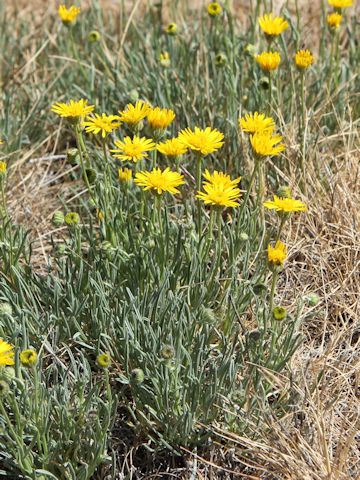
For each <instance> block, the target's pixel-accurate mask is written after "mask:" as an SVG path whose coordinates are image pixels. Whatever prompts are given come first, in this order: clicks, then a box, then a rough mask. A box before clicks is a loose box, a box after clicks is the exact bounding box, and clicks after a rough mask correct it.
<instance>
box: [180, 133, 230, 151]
mask: <svg viewBox="0 0 360 480" xmlns="http://www.w3.org/2000/svg"><path fill="white" fill-rule="evenodd" d="M178 138H179V140H180V142H182V143H183V144H184V145H186V146H187V147H188V148H190V149H191V150H195V151H197V152H200V153H201V155H203V156H205V155H208V154H209V153H213V152H216V150H218V149H219V148H221V147H222V146H223V145H224V142H223V141H222V140H223V139H224V134H223V133H221V132H219V131H218V130H216V129H214V130H212V129H211V128H210V127H207V128H205V130H202V129H201V128H198V127H195V130H194V131H192V130H190V128H186V129H185V130H182V131H181V132H180V134H179V137H178Z"/></svg>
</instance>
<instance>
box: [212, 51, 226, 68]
mask: <svg viewBox="0 0 360 480" xmlns="http://www.w3.org/2000/svg"><path fill="white" fill-rule="evenodd" d="M226 63H227V58H226V55H224V54H223V53H218V54H217V55H216V57H215V65H216V66H217V67H223V66H224V65H226Z"/></svg>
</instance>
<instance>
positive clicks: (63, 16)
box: [58, 5, 80, 25]
mask: <svg viewBox="0 0 360 480" xmlns="http://www.w3.org/2000/svg"><path fill="white" fill-rule="evenodd" d="M79 13H80V8H79V7H74V5H72V6H71V7H70V8H69V9H67V8H66V6H65V5H60V6H59V9H58V14H59V17H60V20H61V21H62V22H63V23H64V24H65V25H69V24H70V23H74V22H75V20H76V17H77V16H78V15H79Z"/></svg>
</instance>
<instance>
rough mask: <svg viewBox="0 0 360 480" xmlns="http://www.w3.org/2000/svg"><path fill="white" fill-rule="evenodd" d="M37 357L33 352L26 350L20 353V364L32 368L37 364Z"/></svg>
mask: <svg viewBox="0 0 360 480" xmlns="http://www.w3.org/2000/svg"><path fill="white" fill-rule="evenodd" d="M37 358H38V355H37V353H36V352H35V350H31V349H27V350H23V351H22V352H21V353H20V362H21V364H22V365H23V366H24V367H32V366H33V365H35V364H36V362H37Z"/></svg>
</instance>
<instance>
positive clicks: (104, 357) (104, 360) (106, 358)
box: [96, 353, 111, 368]
mask: <svg viewBox="0 0 360 480" xmlns="http://www.w3.org/2000/svg"><path fill="white" fill-rule="evenodd" d="M96 363H97V364H98V366H99V367H101V368H108V367H109V366H110V363H111V358H110V355H108V354H107V353H100V355H98V356H97V357H96Z"/></svg>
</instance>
